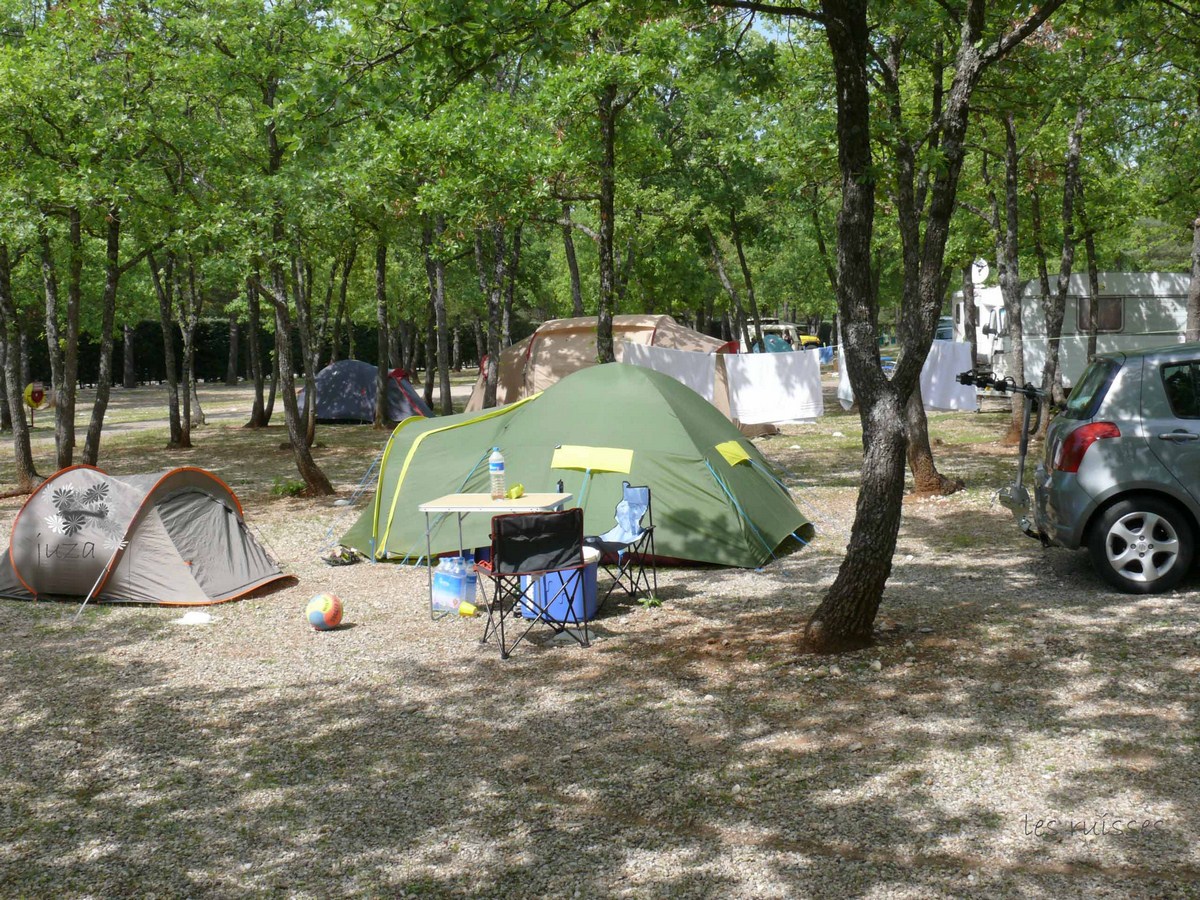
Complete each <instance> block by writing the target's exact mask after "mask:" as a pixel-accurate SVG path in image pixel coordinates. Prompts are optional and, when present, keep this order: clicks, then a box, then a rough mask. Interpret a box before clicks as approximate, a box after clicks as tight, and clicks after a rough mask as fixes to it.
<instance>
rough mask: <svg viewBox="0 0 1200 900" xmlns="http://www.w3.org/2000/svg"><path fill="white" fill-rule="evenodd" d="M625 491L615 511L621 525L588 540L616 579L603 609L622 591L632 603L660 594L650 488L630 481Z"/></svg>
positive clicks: (601, 601)
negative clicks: (642, 593)
mask: <svg viewBox="0 0 1200 900" xmlns="http://www.w3.org/2000/svg"><path fill="white" fill-rule="evenodd" d="M621 489H622V494H621V500H620V502H619V503H617V508H616V511H615V513H616V520H617V524H616V525H615V526H614V527H612V528H610V529H609V530H608V531H606V532H605V533H604V534H601V535H598V536H596V537H589V538H585V539H584V544H585V545H586V546H588V547H594V548H595V549H597V550H599V551H600V564H601V566H603V567H604V571H605V572H607V573H608V574H609V577H611V578H612V583H611V584H609V586H608V590H606V591H605V592H604V597H603V598H602V599H601V600H600V606H601V607H603V606H604V604H605V603H606V602H607V601H608V597H609V595H610V594H611V593H612V592H613V591H614V590H615V589H616V588H618V587H620V588H621V589H622V590H624V591H625V593H627V594H628V595H629V597H630V598H631V599H633V598H635V597H637V594H638V591H643V590H644V591H645V592H646V593H647V594H648V595H649V596H652V597H653V596H654V595H656V594H657V593H658V568H657V567H656V566H655V563H654V509H653V507H652V505H651V502H650V488H649V487H646V486H645V485H641V486H638V487H631V486H630V484H629V482H628V481H623V482H621ZM647 564H648V565H647Z"/></svg>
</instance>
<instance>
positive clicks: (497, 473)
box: [488, 447, 508, 500]
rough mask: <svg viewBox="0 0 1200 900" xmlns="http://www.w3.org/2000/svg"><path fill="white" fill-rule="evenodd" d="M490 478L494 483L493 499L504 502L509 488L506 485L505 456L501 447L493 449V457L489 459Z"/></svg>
mask: <svg viewBox="0 0 1200 900" xmlns="http://www.w3.org/2000/svg"><path fill="white" fill-rule="evenodd" d="M488 476H489V477H490V478H491V482H492V499H493V500H503V499H504V495H505V493H506V492H507V491H508V488H507V486H506V485H505V483H504V454H502V453H501V452H500V448H499V447H493V448H492V455H491V456H489V457H488Z"/></svg>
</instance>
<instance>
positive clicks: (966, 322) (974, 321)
mask: <svg viewBox="0 0 1200 900" xmlns="http://www.w3.org/2000/svg"><path fill="white" fill-rule="evenodd" d="M972 268H973V267H972V265H971V264H970V263H967V264H966V265H965V266H963V268H962V292H963V323H962V326H963V332H965V334H966V336H967V341H968V342H970V344H971V368H975V367H976V366H977V365H979V309H978V307H977V306H976V305H975V282H974V281H972V278H971V271H972ZM988 364H989V365H990V364H991V360H990V359H989V360H988Z"/></svg>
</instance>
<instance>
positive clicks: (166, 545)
mask: <svg viewBox="0 0 1200 900" xmlns="http://www.w3.org/2000/svg"><path fill="white" fill-rule="evenodd" d="M284 577H286V576H284V574H283V573H282V572H281V571H280V570H279V566H278V565H277V564H276V563H275V561H274V560H272V559H271V558H270V557H269V556H268V555H267V553H266V552H265V551H264V550H263V548H262V547H261V546H260V545H259V543H258V541H256V540H255V539H254V536H253V535H252V534H250V532H249V531H248V530H247V528H246V523H245V520H244V519H243V515H242V507H241V504H240V503H239V502H238V499H237V497H236V496H234V493H233V491H232V490H230V488H229V486H228V485H226V484H225V483H224V482H223V481H221V479H219V478H217V476H216V475H213V474H212V473H211V472H207V471H205V470H204V469H196V468H180V469H171V470H170V471H168V472H163V473H159V474H150V475H125V476H113V475H108V474H106V473H104V472H102V471H101V470H100V469H95V468H92V467H91V466H72V467H71V468H68V469H62V470H61V471H59V472H57V473H56V474H54V475H52V476H51V477H50V478H49V479H48V480H46V481H45V482H44V483H43V484H42V485H40V486H39V487H38V489H37V490H36V491H34V492H33V494H31V495H30V497H29V499H28V500H27V501H26V502H25V505H24V506H23V507H21V511H20V512H18V513H17V518H16V519H15V520H14V521H13V527H12V538H11V543H10V545H9V548H8V552H7V553H5V554H4V556H3V557H2V558H0V597H10V598H14V599H19V600H29V599H38V598H41V597H47V598H76V599H78V598H83V597H87V596H88V595H89V594H90V595H91V596H92V597H93V599H97V600H100V601H107V602H110V603H120V602H132V603H157V604H161V605H163V606H203V605H206V604H210V603H222V602H224V601H226V600H233V599H236V598H237V597H240V596H242V595H243V594H247V593H249V592H251V591H253V590H255V589H257V588H260V587H262V586H264V585H267V584H270V583H271V582H273V581H277V580H279V579H282V578H284Z"/></svg>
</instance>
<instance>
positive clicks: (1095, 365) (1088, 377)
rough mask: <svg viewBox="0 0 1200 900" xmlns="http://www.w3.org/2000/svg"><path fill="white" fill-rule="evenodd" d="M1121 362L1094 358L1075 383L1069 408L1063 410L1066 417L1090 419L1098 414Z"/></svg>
mask: <svg viewBox="0 0 1200 900" xmlns="http://www.w3.org/2000/svg"><path fill="white" fill-rule="evenodd" d="M1120 368H1121V364H1120V363H1119V362H1117V361H1116V360H1115V359H1095V360H1092V363H1091V365H1089V366H1088V367H1087V368H1086V369H1085V370H1084V372H1083V375H1082V377H1080V379H1079V381H1078V382H1077V383H1076V384H1075V389H1074V390H1073V391H1071V396H1070V398H1069V399H1068V400H1067V408H1066V409H1065V410H1063V418H1065V419H1090V418H1091V417H1092V416H1094V415H1096V410H1097V409H1099V408H1100V404H1101V403H1102V402H1103V401H1104V395H1105V394H1107V393H1108V388H1109V385H1111V384H1112V381H1113V378H1115V377H1116V374H1117V372H1118V371H1119V370H1120Z"/></svg>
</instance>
